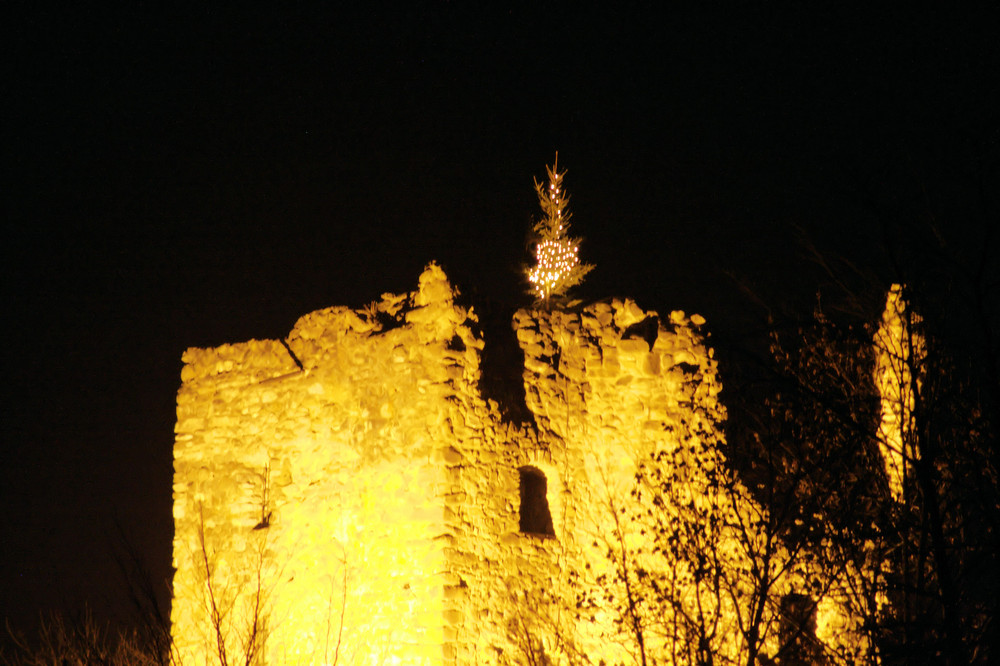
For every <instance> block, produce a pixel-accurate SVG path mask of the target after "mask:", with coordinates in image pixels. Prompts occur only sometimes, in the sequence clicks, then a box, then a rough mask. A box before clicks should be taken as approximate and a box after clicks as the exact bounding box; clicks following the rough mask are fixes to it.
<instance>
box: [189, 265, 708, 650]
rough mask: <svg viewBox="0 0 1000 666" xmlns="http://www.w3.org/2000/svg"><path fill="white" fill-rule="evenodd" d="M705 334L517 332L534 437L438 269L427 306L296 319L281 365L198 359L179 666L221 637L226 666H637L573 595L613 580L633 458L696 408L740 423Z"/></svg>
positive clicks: (411, 302) (580, 326)
mask: <svg viewBox="0 0 1000 666" xmlns="http://www.w3.org/2000/svg"><path fill="white" fill-rule="evenodd" d="M701 323H703V322H702V320H701V319H700V318H699V317H697V315H695V316H693V317H691V318H690V319H688V318H686V317H685V316H684V315H683V313H678V312H675V313H673V314H671V316H670V318H669V319H668V320H666V321H661V320H660V319H659V318H658V317H657V315H656V314H655V313H651V312H645V311H643V310H641V309H640V308H638V307H637V306H636V305H635V304H634V303H632V302H631V301H617V300H616V301H613V302H611V303H598V304H595V305H593V306H590V307H588V308H585V309H583V310H582V311H578V312H563V311H554V312H544V311H520V312H518V313H517V315H516V317H515V321H514V328H515V334H516V335H517V338H518V340H519V342H520V344H521V347H522V349H523V351H524V354H525V364H524V380H525V387H526V393H527V404H528V406H529V408H530V409H531V411H532V412H533V414H534V423H530V424H507V423H503V422H502V421H501V419H500V418H499V416H498V413H499V410H498V409H497V406H496V405H495V404H493V403H489V402H487V401H486V400H484V399H483V397H482V395H481V394H480V391H479V388H478V387H479V379H480V369H479V361H480V350H481V349H482V348H483V345H484V341H483V340H482V339H480V338H479V337H478V336H477V334H476V333H475V332H474V329H475V326H474V324H475V314H474V312H471V311H469V310H466V309H465V308H462V307H459V306H457V305H456V304H455V303H454V291H453V290H452V288H451V286H450V285H449V284H448V281H447V278H446V277H445V275H444V273H443V272H442V271H441V269H440V268H438V267H437V266H434V265H431V266H430V267H428V269H427V270H426V271H425V272H424V273H423V274H422V275H421V277H420V283H419V287H418V289H417V290H416V291H414V292H413V293H411V294H403V295H392V294H386V295H384V296H383V298H382V300H381V301H380V302H378V303H373V304H372V305H371V306H369V307H368V308H366V309H363V310H359V311H352V310H349V309H347V308H330V309H326V310H321V311H318V312H314V313H311V314H309V315H306V316H304V317H302V318H301V319H300V320H299V322H298V323H296V325H295V327H294V329H293V330H292V332H291V334H290V335H289V337H288V338H287V341H286V342H287V348H286V346H285V344H283V343H282V342H281V341H250V342H247V343H243V344H239V345H224V346H222V347H219V348H216V349H208V350H204V349H191V350H188V351H187V352H186V353H185V355H184V362H185V366H184V370H183V374H182V382H183V385H182V387H181V390H180V392H179V394H178V422H177V429H176V430H177V439H176V444H175V478H174V516H175V540H174V566H175V567H176V568H177V573H176V576H175V580H174V603H173V607H172V616H171V618H172V622H173V630H172V631H173V636H174V639H175V642H176V644H177V647H178V650H179V651H180V654H181V657H182V661H183V663H185V664H187V663H218V659H217V658H216V655H217V652H218V650H219V645H220V641H219V640H218V638H219V636H220V635H221V636H222V639H223V640H222V643H221V644H222V645H224V647H225V649H226V651H227V654H228V655H229V658H230V661H233V660H234V659H233V657H234V656H236V657H237V658H238V659H240V660H241V661H242V660H243V657H244V656H245V654H246V652H247V651H248V649H253V650H256V655H257V656H258V660H257V661H258V663H269V664H278V663H280V664H294V663H331V664H332V663H338V664H376V663H405V664H466V663H479V664H499V663H525V662H526V661H528V657H527V654H528V652H534V653H535V655H537V653H538V650H539V649H544V650H545V651H546V652H547V653H548V654H553V653H555V652H558V651H559V649H563V650H566V649H580V650H583V651H585V652H586V653H587V654H588V655H589V656H590V657H591V658H592V659H599V658H600V657H606V658H609V659H618V658H620V657H621V656H622V653H620V652H616V651H615V648H613V647H610V639H612V638H613V637H614V632H615V629H614V624H613V622H612V619H611V617H610V616H609V615H608V614H607V613H605V614H600V613H598V614H597V615H596V616H595V615H593V614H588V615H587V616H584V615H581V614H580V612H579V610H578V608H577V604H576V600H577V597H576V595H577V593H578V590H577V589H575V588H574V587H573V585H577V586H579V585H581V584H587V583H588V582H593V580H592V578H593V576H594V575H596V574H595V572H597V571H598V570H599V569H600V567H601V566H605V567H606V566H607V563H606V561H605V559H604V553H603V550H602V549H601V548H599V547H596V544H597V543H598V541H599V540H601V539H603V538H604V537H605V536H606V535H607V534H608V533H609V530H610V529H611V527H610V523H609V520H610V515H611V514H610V509H611V507H612V505H613V504H614V503H616V502H618V503H620V502H628V501H629V500H628V497H629V493H628V488H629V486H630V484H632V483H633V482H634V477H635V470H636V463H637V461H638V460H639V459H640V458H641V457H642V456H647V455H648V454H649V452H650V451H652V450H655V449H657V448H660V449H669V448H670V447H675V446H676V442H675V441H674V440H673V439H672V438H675V437H676V432H677V428H678V427H679V426H680V424H681V421H682V420H683V419H688V420H689V421H690V420H691V419H692V418H693V416H692V414H693V411H692V406H693V405H695V404H697V405H700V406H701V407H703V408H704V409H702V410H701V412H699V413H702V414H705V415H707V416H705V418H708V419H709V420H711V423H708V424H706V425H705V427H706V428H708V429H710V430H714V429H715V428H716V427H717V421H718V420H719V419H721V418H722V412H721V409H720V408H719V407H718V403H717V401H716V395H717V393H718V391H719V384H718V381H717V378H716V372H715V362H714V360H713V359H712V354H711V351H710V350H709V349H708V348H707V347H706V346H705V344H704V341H703V339H702V337H701V335H700V334H699V332H698V327H699V326H700V325H701ZM487 342H488V341H487ZM300 364H301V367H300ZM698 418H702V417H698ZM526 466H530V467H532V468H534V469H537V470H541V471H542V472H543V473H544V474H545V476H546V480H547V490H548V492H547V501H548V505H549V509H550V512H551V518H552V528H553V531H554V535H541V534H525V533H522V532H521V531H520V528H519V515H518V514H519V502H520V494H519V485H520V473H519V469H520V468H522V467H526ZM602 562H603V564H602ZM588 565H590V568H589V569H588ZM582 572H589V573H587V576H589V577H587V576H581V575H576V576H575V577H574V574H581V573H582ZM213 604H214V605H213ZM213 608H214V610H213ZM216 629H218V631H216ZM255 631H256V633H255V636H256V641H251V640H250V638H249V637H250V636H251V635H254V632H255Z"/></svg>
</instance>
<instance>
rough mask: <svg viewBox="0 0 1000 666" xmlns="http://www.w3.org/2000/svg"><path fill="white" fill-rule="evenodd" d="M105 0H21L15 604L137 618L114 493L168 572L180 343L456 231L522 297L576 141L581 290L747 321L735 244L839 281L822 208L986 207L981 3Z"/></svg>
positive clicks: (445, 255) (997, 62)
mask: <svg viewBox="0 0 1000 666" xmlns="http://www.w3.org/2000/svg"><path fill="white" fill-rule="evenodd" d="M82 4H86V3H81V6H80V7H76V8H73V7H60V8H58V9H55V8H53V9H51V10H46V9H44V8H43V7H41V6H40V5H38V4H37V3H15V9H14V12H13V16H12V18H11V20H10V21H9V23H8V25H7V27H6V31H7V32H8V33H9V35H8V38H7V39H5V40H4V41H5V43H6V46H5V47H4V48H5V50H6V51H7V57H6V58H5V61H6V63H7V64H6V66H5V74H4V77H5V81H4V89H5V91H4V95H3V98H4V100H3V102H2V108H3V111H4V117H5V120H4V132H3V133H4V136H5V150H4V156H5V160H4V161H5V163H6V166H7V169H6V172H7V174H8V177H7V179H6V183H5V186H4V187H3V190H4V197H3V198H4V208H5V213H4V216H5V218H6V219H7V220H8V224H7V225H6V228H7V230H8V231H7V234H8V235H7V240H6V242H5V243H4V254H5V261H4V262H3V265H4V280H3V283H4V292H5V304H6V308H5V309H6V317H5V323H6V325H5V326H4V334H5V338H6V342H7V344H6V345H5V350H6V354H5V372H4V382H3V385H4V396H3V403H2V404H3V440H2V446H3V451H4V455H3V459H4V464H3V465H2V466H0V484H2V485H0V493H2V506H3V518H2V522H0V534H2V536H0V544H2V555H0V557H2V568H0V615H3V616H9V617H10V618H11V619H12V621H13V622H14V623H15V624H16V625H22V626H23V625H25V624H27V623H30V622H31V621H32V618H33V617H35V616H36V614H37V613H38V612H39V611H43V610H47V609H54V610H58V611H63V612H66V611H69V610H71V609H75V608H79V607H80V606H81V605H82V604H83V603H87V604H89V605H90V606H91V607H92V608H93V610H94V611H95V613H96V614H97V615H98V616H99V617H102V618H104V617H108V618H116V619H121V618H123V617H124V615H125V614H126V612H127V607H126V606H125V603H124V596H123V592H122V589H121V583H120V577H119V576H118V574H117V572H116V569H115V565H114V562H113V559H112V558H111V555H110V553H111V547H112V546H113V542H114V523H115V521H116V520H117V521H118V522H120V523H121V524H122V525H123V526H124V528H125V531H126V532H127V533H128V535H129V538H130V539H131V540H132V541H133V542H134V543H135V544H136V545H137V547H138V548H139V550H140V552H141V553H142V554H143V555H144V557H145V558H147V560H148V564H149V566H150V568H151V571H152V573H153V575H154V577H155V578H156V579H157V580H160V581H165V580H166V579H168V577H169V567H170V539H171V536H172V527H171V517H170V501H171V498H170V492H171V486H170V484H171V446H172V428H173V418H174V397H175V392H176V390H177V388H178V386H179V372H180V354H181V352H182V351H183V350H184V349H185V348H186V347H190V346H214V345H219V344H222V343H224V342H231V341H240V340H246V339H249V338H252V337H256V338H265V337H267V338H278V337H284V336H285V335H286V334H287V332H288V331H289V329H290V328H291V326H292V325H293V324H294V322H295V320H296V319H297V317H299V316H300V315H302V314H305V313H306V312H309V311H311V310H315V309H318V308H321V307H326V306H329V305H336V304H346V305H351V306H355V307H359V306H361V305H363V304H364V303H367V302H369V301H371V300H374V299H376V298H377V297H378V296H379V295H380V294H381V293H383V292H385V291H394V292H403V291H407V290H410V289H412V288H413V287H414V285H415V282H416V277H417V275H418V274H419V272H420V270H421V268H422V267H423V266H424V265H425V264H426V263H427V262H428V261H430V260H432V259H436V260H438V261H439V262H440V263H442V264H443V265H444V267H445V269H446V271H448V273H449V274H450V275H451V277H452V279H453V281H454V282H455V283H457V285H458V286H459V288H460V289H462V290H463V291H464V292H465V293H466V294H468V295H470V296H471V297H472V298H473V299H477V298H478V299H481V300H482V301H483V302H496V303H501V304H504V305H505V306H512V305H516V304H519V303H523V302H526V301H525V300H524V297H523V296H522V291H523V285H522V284H521V282H520V279H521V277H520V273H519V268H520V266H521V265H522V263H525V262H527V261H528V257H527V253H526V245H525V239H526V232H527V230H528V228H529V226H530V223H531V221H532V219H533V216H534V215H535V214H536V210H537V208H536V202H535V200H534V194H533V191H532V177H533V176H535V177H540V176H542V175H544V166H545V164H546V163H548V162H550V161H551V159H552V157H553V155H554V153H555V151H556V150H558V151H559V158H560V166H562V167H565V168H567V169H569V173H568V175H567V180H566V183H567V187H568V190H569V192H570V194H571V195H572V196H573V203H572V209H573V211H574V214H575V218H574V225H575V226H574V231H575V232H576V233H577V234H579V235H582V236H584V237H585V238H586V242H585V245H584V247H583V250H582V254H583V256H584V258H585V260H586V261H589V262H592V263H595V264H596V265H597V269H596V270H595V271H594V273H592V275H591V277H590V278H589V279H588V282H587V283H586V285H585V286H584V288H583V290H582V294H581V295H583V296H584V297H588V298H599V297H605V296H609V295H624V296H632V297H635V298H637V299H638V300H639V302H640V304H641V305H643V306H645V307H647V308H652V309H658V310H660V311H669V310H670V309H677V308H680V309H685V310H688V311H695V312H700V313H702V314H704V315H705V316H706V317H707V318H708V319H709V323H710V326H711V327H712V328H713V329H714V330H715V331H716V334H717V336H719V337H720V338H721V339H725V338H726V337H729V338H735V337H738V335H739V331H740V327H741V326H744V325H746V323H747V322H748V321H751V320H752V319H753V317H754V316H756V315H758V314H759V313H757V312H756V311H755V310H754V309H753V306H752V305H750V304H749V303H748V302H747V301H746V300H745V299H744V298H743V297H742V296H741V295H740V294H739V291H738V289H736V287H735V286H734V283H733V281H732V280H731V278H730V277H728V274H729V273H732V274H736V275H739V276H741V277H742V278H743V279H744V280H745V281H746V282H748V283H750V284H752V285H754V287H755V288H757V289H759V290H761V291H762V292H763V293H766V294H768V295H769V296H770V297H771V298H774V299H778V300H781V299H785V300H787V301H788V302H793V301H795V300H796V299H801V298H806V299H808V297H809V296H810V295H811V294H812V293H814V292H815V290H816V287H817V284H818V280H819V278H818V276H817V275H816V273H815V272H814V271H812V270H811V269H810V268H809V267H808V264H807V263H806V262H805V260H804V259H803V257H802V253H801V251H800V248H799V246H798V245H797V244H796V240H795V233H796V232H795V227H801V228H803V229H804V230H805V231H806V232H807V233H808V234H809V235H810V236H811V237H813V238H815V239H816V240H817V242H819V243H820V244H821V245H823V246H824V247H827V248H829V249H831V250H832V251H836V252H841V253H844V254H846V255H849V256H850V257H851V258H852V259H855V260H856V261H857V262H859V265H862V266H865V267H868V268H871V269H872V270H874V271H876V272H877V273H879V274H880V275H885V274H886V270H885V267H884V266H883V265H882V264H880V263H879V262H880V255H879V253H878V251H876V249H873V248H874V247H875V245H876V244H877V241H878V239H879V229H878V224H877V221H878V220H877V218H876V217H875V216H873V214H872V209H871V198H872V197H874V199H876V200H877V201H878V202H879V205H881V206H882V207H883V209H884V210H891V211H895V212H896V213H898V214H899V215H900V216H901V217H905V215H907V214H910V213H911V212H913V211H915V210H920V209H921V207H926V206H925V205H931V206H932V207H933V208H934V209H935V210H936V211H944V213H945V217H943V218H942V220H943V223H944V225H945V227H946V228H947V229H949V230H951V231H954V233H955V234H956V235H957V236H960V234H961V229H962V223H963V222H962V221H963V220H964V219H965V213H966V212H967V208H969V207H970V206H972V205H973V204H972V203H970V202H971V201H973V200H974V199H975V196H974V195H975V190H976V187H975V186H974V181H975V178H974V175H975V174H976V173H981V172H982V165H983V164H984V163H985V164H987V165H988V164H992V165H993V167H992V168H994V169H995V168H996V155H997V147H998V125H997V100H998V95H997V80H998V75H997V72H998V71H1000V58H998V48H997V39H996V26H997V25H998V23H997V22H996V21H995V20H992V18H993V17H991V16H990V15H989V14H988V13H987V11H986V10H985V9H983V10H979V9H976V8H974V6H973V5H971V4H970V5H966V8H965V9H963V10H961V11H958V10H953V9H947V10H945V9H943V5H942V7H937V6H936V5H935V3H908V4H907V5H906V8H905V9H898V10H896V9H889V8H877V9H873V8H870V7H868V8H865V9H864V10H859V9H857V8H853V7H850V6H847V5H849V4H851V3H847V5H845V3H779V2H739V3H690V7H689V8H686V9H683V8H682V9H672V10H665V9H662V8H657V9H654V7H658V6H659V4H660V3H647V4H641V5H639V6H638V7H633V8H629V9H621V8H612V4H614V3H603V5H588V6H586V7H584V8H580V7H576V6H575V5H573V4H572V3H557V2H539V3H530V4H528V3H525V4H521V3H516V4H508V3H503V6H501V7H498V8H494V9H482V8H480V7H473V6H472V3H459V2H451V3H449V2H431V3H408V4H410V5H411V7H410V8H408V9H405V10H402V11H400V10H399V9H398V8H391V9H390V8H389V7H386V8H383V9H378V8H375V7H376V6H375V5H371V6H369V8H367V9H364V10H361V9H354V10H350V11H338V10H334V9H325V10H323V11H319V12H317V11H314V10H312V9H310V8H307V7H306V6H305V5H304V4H301V3H271V6H270V7H269V8H267V9H262V10H255V9H252V8H247V7H240V8H239V9H218V8H213V7H210V6H202V7H200V8H197V9H194V10H189V11H186V12H185V11H181V10H159V9H156V8H154V7H152V6H151V4H152V3H132V5H134V6H133V7H132V8H131V9H127V10H124V13H122V12H121V11H120V10H114V11H112V10H111V9H104V10H100V9H97V10H95V9H94V8H92V7H86V8H84V7H83V6H82ZM209 4H211V3H209ZM244 4H245V3H244ZM364 4H367V3H364ZM868 4H880V3H868ZM418 6H419V8H418ZM990 160H993V161H992V162H990ZM990 182H993V183H994V184H995V181H990ZM863 193H868V194H869V196H868V198H867V199H866V196H865V195H864V194H863ZM991 196H994V197H995V196H996V191H995V190H993V191H992V194H991ZM928 202H929V203H928ZM162 589H164V590H165V589H166V588H165V584H164V587H163V588H162Z"/></svg>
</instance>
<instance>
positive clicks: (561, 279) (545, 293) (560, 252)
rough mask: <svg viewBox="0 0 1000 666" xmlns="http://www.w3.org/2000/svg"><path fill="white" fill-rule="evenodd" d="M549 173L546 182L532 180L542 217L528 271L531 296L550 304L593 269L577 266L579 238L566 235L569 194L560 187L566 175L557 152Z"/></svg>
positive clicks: (589, 266)
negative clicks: (560, 166)
mask: <svg viewBox="0 0 1000 666" xmlns="http://www.w3.org/2000/svg"><path fill="white" fill-rule="evenodd" d="M545 170H546V171H547V172H548V176H549V178H548V183H547V184H545V183H540V182H538V181H537V180H536V181H535V193H536V194H537V195H538V203H539V205H541V207H542V213H543V216H542V218H541V219H540V220H539V221H538V222H537V223H536V224H535V226H534V227H533V228H532V231H533V233H534V238H535V241H536V244H535V261H536V264H535V267H534V268H531V269H529V270H528V281H529V282H530V283H531V290H530V291H531V293H532V294H533V295H534V296H536V297H537V298H538V299H539V300H542V301H545V303H546V304H548V303H549V299H550V298H551V297H552V296H563V295H565V293H566V291H567V290H568V289H569V288H570V287H574V286H576V285H578V284H580V283H581V282H582V281H583V278H584V277H585V276H586V275H587V273H589V272H590V271H592V270H593V269H594V266H593V265H592V264H582V263H580V257H579V256H578V253H579V250H580V242H581V239H579V238H571V237H570V236H568V235H567V234H568V233H569V219H570V217H572V215H571V213H569V211H568V206H569V195H568V194H566V190H565V189H564V188H563V183H562V181H563V177H564V176H565V175H566V172H565V171H563V172H561V173H560V172H559V153H556V160H555V162H554V163H553V164H552V166H551V167H545Z"/></svg>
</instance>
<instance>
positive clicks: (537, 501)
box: [518, 467, 556, 536]
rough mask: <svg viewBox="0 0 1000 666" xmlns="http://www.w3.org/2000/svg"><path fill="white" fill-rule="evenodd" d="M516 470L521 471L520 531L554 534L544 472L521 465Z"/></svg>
mask: <svg viewBox="0 0 1000 666" xmlns="http://www.w3.org/2000/svg"><path fill="white" fill-rule="evenodd" d="M518 471H519V472H520V473H521V531H522V532H526V533H528V534H542V535H546V536H555V535H556V531H555V530H554V529H553V528H552V514H551V513H549V500H548V484H547V483H546V480H545V474H544V473H543V472H542V470H540V469H538V468H537V467H522V468H521V469H519V470H518Z"/></svg>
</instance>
